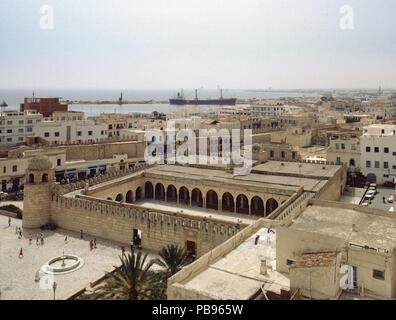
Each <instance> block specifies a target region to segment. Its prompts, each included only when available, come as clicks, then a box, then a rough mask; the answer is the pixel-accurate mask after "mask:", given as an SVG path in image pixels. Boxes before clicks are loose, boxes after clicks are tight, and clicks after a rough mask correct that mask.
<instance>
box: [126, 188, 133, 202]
mask: <svg viewBox="0 0 396 320" xmlns="http://www.w3.org/2000/svg"><path fill="white" fill-rule="evenodd" d="M132 196H133V191H132V190H129V191H128V192H127V193H126V195H125V201H126V202H127V203H132Z"/></svg>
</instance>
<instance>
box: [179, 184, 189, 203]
mask: <svg viewBox="0 0 396 320" xmlns="http://www.w3.org/2000/svg"><path fill="white" fill-rule="evenodd" d="M179 203H181V204H185V205H186V206H189V205H190V192H189V191H188V189H187V188H186V187H181V188H180V189H179Z"/></svg>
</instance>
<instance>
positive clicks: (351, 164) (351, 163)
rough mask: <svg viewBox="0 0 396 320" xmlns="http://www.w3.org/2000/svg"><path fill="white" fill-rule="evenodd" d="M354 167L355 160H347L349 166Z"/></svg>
mask: <svg viewBox="0 0 396 320" xmlns="http://www.w3.org/2000/svg"><path fill="white" fill-rule="evenodd" d="M355 165H356V163H355V159H353V158H352V159H351V160H349V166H350V167H354V166H355Z"/></svg>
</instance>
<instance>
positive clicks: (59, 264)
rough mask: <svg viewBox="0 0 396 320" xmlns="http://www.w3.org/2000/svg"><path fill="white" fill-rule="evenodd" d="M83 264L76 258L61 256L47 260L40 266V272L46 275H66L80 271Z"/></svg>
mask: <svg viewBox="0 0 396 320" xmlns="http://www.w3.org/2000/svg"><path fill="white" fill-rule="evenodd" d="M83 264H84V260H83V259H82V258H80V257H78V256H75V255H71V254H67V255H65V252H64V251H63V254H62V255H61V256H59V257H55V258H53V259H51V260H49V261H48V262H47V263H46V264H44V265H43V266H42V268H41V269H42V271H43V272H45V273H48V274H66V273H70V272H73V271H76V270H78V269H80V268H81V267H82V266H83Z"/></svg>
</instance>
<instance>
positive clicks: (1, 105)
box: [0, 100, 8, 108]
mask: <svg viewBox="0 0 396 320" xmlns="http://www.w3.org/2000/svg"><path fill="white" fill-rule="evenodd" d="M0 107H2V108H5V107H8V104H7V103H6V102H5V101H4V100H3V102H2V104H0Z"/></svg>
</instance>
